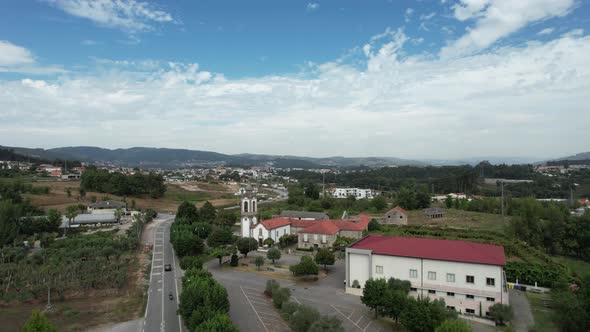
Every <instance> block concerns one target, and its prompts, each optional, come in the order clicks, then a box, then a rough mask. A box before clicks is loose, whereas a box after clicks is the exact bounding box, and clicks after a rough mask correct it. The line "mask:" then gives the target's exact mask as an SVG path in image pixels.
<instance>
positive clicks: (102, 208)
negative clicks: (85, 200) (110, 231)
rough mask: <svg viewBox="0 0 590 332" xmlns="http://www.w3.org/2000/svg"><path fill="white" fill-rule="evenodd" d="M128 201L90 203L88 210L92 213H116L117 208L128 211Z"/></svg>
mask: <svg viewBox="0 0 590 332" xmlns="http://www.w3.org/2000/svg"><path fill="white" fill-rule="evenodd" d="M126 208H127V203H125V202H121V201H102V202H97V203H93V204H90V205H88V212H90V213H92V214H112V215H114V214H115V210H116V209H123V212H126Z"/></svg>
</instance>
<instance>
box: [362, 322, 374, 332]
mask: <svg viewBox="0 0 590 332" xmlns="http://www.w3.org/2000/svg"><path fill="white" fill-rule="evenodd" d="M372 322H373V321H372V320H370V321H369V324H367V326H365V329H364V330H363V331H366V330H367V329H368V328H369V325H371V323H372Z"/></svg>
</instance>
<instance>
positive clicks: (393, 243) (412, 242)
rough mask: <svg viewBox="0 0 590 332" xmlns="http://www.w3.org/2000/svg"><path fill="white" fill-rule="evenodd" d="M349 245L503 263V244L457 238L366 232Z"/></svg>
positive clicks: (386, 252)
mask: <svg viewBox="0 0 590 332" xmlns="http://www.w3.org/2000/svg"><path fill="white" fill-rule="evenodd" d="M349 248H354V249H367V250H371V251H372V252H373V254H379V255H389V256H402V257H415V258H426V259H434V260H443V261H453V262H465V263H478V264H489V265H505V264H506V258H505V256H504V248H503V247H501V246H496V245H491V244H484V243H476V242H467V241H460V240H443V239H431V238H415V237H401V236H383V235H369V236H367V237H365V238H363V239H362V240H360V241H358V242H356V243H354V244H353V245H351V246H350V247H349Z"/></svg>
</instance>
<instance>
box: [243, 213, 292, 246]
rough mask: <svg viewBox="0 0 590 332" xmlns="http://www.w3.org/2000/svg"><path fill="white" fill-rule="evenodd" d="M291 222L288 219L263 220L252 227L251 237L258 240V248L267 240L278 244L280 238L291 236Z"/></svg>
mask: <svg viewBox="0 0 590 332" xmlns="http://www.w3.org/2000/svg"><path fill="white" fill-rule="evenodd" d="M291 221H292V220H291V219H289V218H282V217H278V218H273V219H267V220H263V221H261V222H259V223H257V224H255V225H253V226H252V231H251V234H252V237H253V238H255V239H256V240H258V245H259V246H260V247H262V245H263V242H264V240H266V239H268V238H271V239H272V240H273V241H275V242H278V241H279V239H280V238H281V236H283V235H287V234H291Z"/></svg>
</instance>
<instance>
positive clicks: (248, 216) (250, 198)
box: [240, 185, 258, 237]
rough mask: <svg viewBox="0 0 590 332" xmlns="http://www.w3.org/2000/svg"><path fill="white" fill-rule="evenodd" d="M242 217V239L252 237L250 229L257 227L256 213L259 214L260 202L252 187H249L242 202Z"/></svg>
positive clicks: (243, 195)
mask: <svg viewBox="0 0 590 332" xmlns="http://www.w3.org/2000/svg"><path fill="white" fill-rule="evenodd" d="M240 212H241V213H240V217H241V223H242V237H252V234H251V232H250V229H251V227H252V226H254V225H256V223H257V219H256V213H257V212H258V200H257V198H256V193H255V192H254V189H253V188H252V186H250V185H248V186H247V187H246V190H245V191H244V194H242V198H241V200H240Z"/></svg>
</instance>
